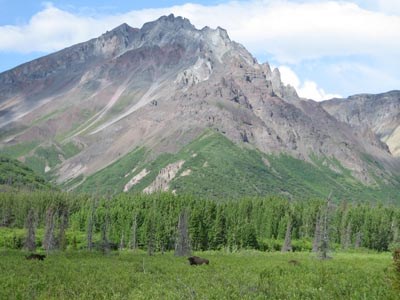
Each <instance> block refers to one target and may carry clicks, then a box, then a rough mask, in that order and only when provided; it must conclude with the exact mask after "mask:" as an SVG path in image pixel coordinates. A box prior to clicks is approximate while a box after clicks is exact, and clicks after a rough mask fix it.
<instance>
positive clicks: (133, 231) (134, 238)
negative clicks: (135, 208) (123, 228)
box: [130, 213, 137, 250]
mask: <svg viewBox="0 0 400 300" xmlns="http://www.w3.org/2000/svg"><path fill="white" fill-rule="evenodd" d="M130 247H131V249H132V250H135V249H136V247H137V214H136V213H135V214H134V215H133V220H132V227H131V243H130Z"/></svg>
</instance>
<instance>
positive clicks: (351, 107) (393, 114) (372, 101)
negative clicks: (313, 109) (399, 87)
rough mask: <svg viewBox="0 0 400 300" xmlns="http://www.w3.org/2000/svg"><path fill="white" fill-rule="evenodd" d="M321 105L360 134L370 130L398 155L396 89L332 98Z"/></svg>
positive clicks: (399, 94) (399, 100)
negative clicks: (344, 97) (380, 92)
mask: <svg viewBox="0 0 400 300" xmlns="http://www.w3.org/2000/svg"><path fill="white" fill-rule="evenodd" d="M322 105H323V107H324V109H325V110H326V111H328V112H329V113H330V114H331V115H332V116H334V117H335V118H337V119H338V120H340V121H342V122H345V123H348V124H350V125H351V126H352V127H354V128H355V129H356V131H359V132H360V133H361V134H362V133H366V134H370V132H373V133H374V134H376V135H377V137H378V138H379V139H380V140H381V142H382V143H384V144H387V146H388V147H389V149H390V152H391V153H392V154H393V155H394V156H397V157H399V156H400V91H391V92H387V93H383V94H378V95H370V94H361V95H355V96H351V97H349V98H347V99H332V100H329V101H325V102H323V103H322Z"/></svg>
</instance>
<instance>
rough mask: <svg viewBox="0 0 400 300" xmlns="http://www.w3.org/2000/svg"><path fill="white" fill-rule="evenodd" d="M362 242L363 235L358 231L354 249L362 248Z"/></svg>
mask: <svg viewBox="0 0 400 300" xmlns="http://www.w3.org/2000/svg"><path fill="white" fill-rule="evenodd" d="M361 241H362V234H361V231H358V232H357V234H356V240H355V242H354V248H356V249H357V248H360V247H361Z"/></svg>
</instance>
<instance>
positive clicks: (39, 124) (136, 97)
mask: <svg viewBox="0 0 400 300" xmlns="http://www.w3.org/2000/svg"><path fill="white" fill-rule="evenodd" d="M0 129H1V134H0V148H1V152H2V153H6V154H8V155H10V156H12V157H15V158H18V159H20V160H21V161H24V162H25V163H26V164H28V165H29V166H31V167H32V168H33V169H34V170H36V171H39V172H41V173H42V174H43V175H45V176H46V177H47V178H48V179H51V180H54V181H55V182H57V183H58V184H60V185H61V186H63V187H64V188H66V189H75V190H83V191H90V192H94V191H106V190H107V191H111V192H122V191H125V192H128V191H144V192H154V191H158V190H170V191H173V192H176V193H184V192H191V193H201V194H205V195H209V196H211V197H216V198H218V197H225V196H229V197H237V196H242V195H261V194H267V193H282V194H285V195H287V196H288V197H300V196H326V194H327V193H329V191H330V190H335V191H338V193H337V197H339V196H340V197H342V196H343V197H349V198H351V197H352V195H353V196H354V197H355V198H361V197H364V196H365V197H366V199H376V195H378V194H379V195H380V196H381V197H383V198H384V200H393V199H394V198H396V197H397V198H396V199H398V195H397V194H398V193H392V192H391V191H393V190H394V191H395V190H396V189H397V188H398V187H399V186H400V183H399V177H398V173H399V170H400V168H399V160H398V159H397V158H396V157H393V155H392V154H391V153H390V151H389V148H388V147H387V145H386V144H385V143H384V142H382V141H381V140H380V139H379V138H378V137H377V136H376V135H375V134H374V133H373V132H371V134H362V135H360V134H359V133H358V131H357V130H354V128H353V127H352V126H350V125H349V124H347V123H345V122H342V121H340V120H338V119H337V118H336V117H334V116H333V115H331V114H330V113H328V112H327V111H326V110H325V109H324V106H323V105H321V104H320V103H317V102H314V101H309V100H304V99H300V98H299V97H298V96H297V93H296V91H295V90H294V88H292V87H290V86H286V85H284V84H283V83H282V81H281V79H280V73H279V70H278V69H274V70H271V69H270V66H269V65H268V64H267V63H265V64H259V63H258V62H257V61H256V59H255V58H254V57H252V55H251V54H250V53H249V52H248V51H247V50H246V49H245V48H244V47H243V46H241V45H240V44H238V43H236V42H234V41H231V40H230V38H229V36H228V34H227V32H226V31H225V30H224V29H222V28H217V29H210V28H208V27H205V28H203V29H201V30H199V29H196V28H195V27H194V26H193V25H192V24H191V23H190V22H189V20H187V19H184V18H181V17H175V16H173V15H170V16H163V17H161V18H159V19H158V20H156V21H154V22H149V23H146V24H144V25H143V27H142V28H140V29H137V28H131V27H129V26H128V25H126V24H123V25H121V26H119V27H117V28H115V29H114V30H112V31H109V32H107V33H105V34H103V35H102V36H100V37H99V38H96V39H93V40H90V41H88V42H85V43H81V44H78V45H75V46H72V47H69V48H66V49H64V50H61V51H59V52H56V53H54V54H51V55H48V56H45V57H42V58H40V59H37V60H34V61H32V62H29V63H26V64H23V65H21V66H18V67H16V68H14V69H12V70H9V71H7V72H4V73H1V74H0ZM339 191H340V192H339ZM360 191H369V192H368V195H364V194H363V193H360ZM382 191H384V192H383V194H382V195H381V192H382ZM375 192H376V193H375Z"/></svg>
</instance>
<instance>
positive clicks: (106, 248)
mask: <svg viewBox="0 0 400 300" xmlns="http://www.w3.org/2000/svg"><path fill="white" fill-rule="evenodd" d="M109 229H110V215H109V213H108V209H107V213H106V216H105V219H104V222H103V224H102V225H101V251H102V252H103V253H104V254H106V253H109V252H110V241H109V240H108V231H109Z"/></svg>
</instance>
